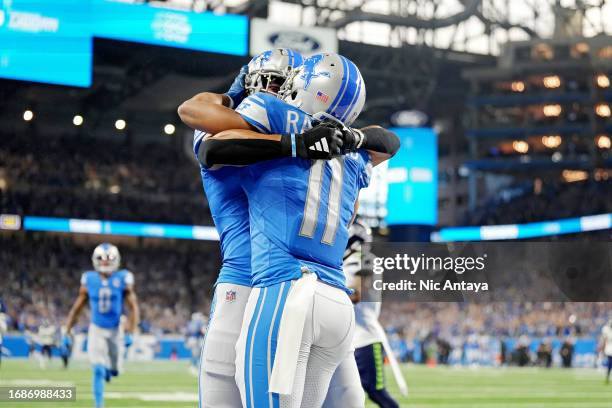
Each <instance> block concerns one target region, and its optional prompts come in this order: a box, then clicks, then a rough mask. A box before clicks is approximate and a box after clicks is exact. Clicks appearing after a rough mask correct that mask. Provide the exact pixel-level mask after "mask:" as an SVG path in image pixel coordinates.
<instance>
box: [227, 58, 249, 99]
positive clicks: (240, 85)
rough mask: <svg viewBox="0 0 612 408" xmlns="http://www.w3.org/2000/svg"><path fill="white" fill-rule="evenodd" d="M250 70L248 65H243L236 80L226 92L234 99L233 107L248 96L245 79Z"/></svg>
mask: <svg viewBox="0 0 612 408" xmlns="http://www.w3.org/2000/svg"><path fill="white" fill-rule="evenodd" d="M248 71H249V67H248V65H243V66H242V68H240V71H239V72H238V75H236V78H234V82H232V85H231V86H230V89H229V90H228V91H227V92H226V93H225V94H226V95H227V96H229V97H230V99H231V100H232V107H233V108H235V107H237V106H238V105H240V102H242V100H243V99H244V98H245V96H246V89H245V88H244V79H245V77H246V74H247V72H248Z"/></svg>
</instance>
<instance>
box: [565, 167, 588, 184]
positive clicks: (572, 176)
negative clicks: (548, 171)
mask: <svg viewBox="0 0 612 408" xmlns="http://www.w3.org/2000/svg"><path fill="white" fill-rule="evenodd" d="M561 176H562V177H563V180H565V181H566V182H568V183H575V182H577V181H584V180H587V179H588V178H589V173H587V172H586V171H583V170H563V172H562V173H561Z"/></svg>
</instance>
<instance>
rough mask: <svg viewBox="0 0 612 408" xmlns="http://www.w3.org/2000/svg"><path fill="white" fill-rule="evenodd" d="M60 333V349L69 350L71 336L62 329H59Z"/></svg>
mask: <svg viewBox="0 0 612 408" xmlns="http://www.w3.org/2000/svg"><path fill="white" fill-rule="evenodd" d="M61 333H62V343H61V345H62V347H66V348H70V347H72V342H73V339H72V334H70V332H69V331H68V330H67V329H66V328H65V327H62V329H61Z"/></svg>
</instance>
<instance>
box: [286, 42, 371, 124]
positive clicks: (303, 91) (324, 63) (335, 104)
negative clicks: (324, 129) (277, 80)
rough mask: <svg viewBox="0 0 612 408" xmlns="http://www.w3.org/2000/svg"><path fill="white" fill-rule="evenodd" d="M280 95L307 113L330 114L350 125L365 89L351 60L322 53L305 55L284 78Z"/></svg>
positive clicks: (359, 74) (362, 100)
mask: <svg viewBox="0 0 612 408" xmlns="http://www.w3.org/2000/svg"><path fill="white" fill-rule="evenodd" d="M279 96H280V97H281V99H283V100H284V101H285V102H287V103H288V104H290V105H293V106H295V107H296V108H299V109H301V110H303V111H304V112H306V113H308V114H310V115H314V116H317V115H318V114H322V116H327V115H331V116H333V117H334V118H335V119H336V120H338V121H340V122H342V123H344V124H345V125H346V126H350V125H351V124H352V123H353V122H354V121H355V119H357V116H359V113H361V110H362V109H363V105H364V104H365V98H366V89H365V83H364V82H363V78H362V77H361V73H360V72H359V68H357V66H356V65H355V64H354V63H353V62H352V61H351V60H349V59H348V58H345V57H343V56H342V55H338V54H332V53H323V54H315V55H313V56H311V57H309V58H307V59H305V60H304V62H303V64H302V65H301V67H299V68H297V69H295V70H294V71H293V73H292V75H291V76H290V77H289V78H288V79H287V81H285V84H284V85H283V87H281V90H280V92H279Z"/></svg>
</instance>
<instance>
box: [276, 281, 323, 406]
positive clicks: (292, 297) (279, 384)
mask: <svg viewBox="0 0 612 408" xmlns="http://www.w3.org/2000/svg"><path fill="white" fill-rule="evenodd" d="M316 282H317V275H315V274H314V273H310V272H306V273H304V274H303V275H302V277H301V278H300V279H298V280H297V281H296V282H295V283H294V284H293V287H292V288H291V291H290V292H289V295H288V296H287V300H286V302H285V308H284V310H283V316H282V317H281V322H280V327H279V329H278V341H277V343H276V356H275V358H274V366H273V367H272V376H271V377H270V388H269V390H268V392H275V393H278V394H283V395H290V394H291V392H292V391H293V380H294V379H295V371H296V369H297V362H298V356H299V353H300V345H301V343H302V334H303V332H304V324H305V323H306V315H307V313H308V312H309V311H310V310H311V309H312V301H313V298H314V292H315V284H316Z"/></svg>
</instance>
